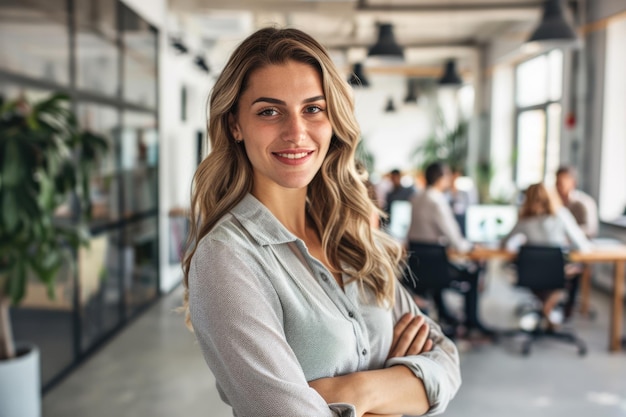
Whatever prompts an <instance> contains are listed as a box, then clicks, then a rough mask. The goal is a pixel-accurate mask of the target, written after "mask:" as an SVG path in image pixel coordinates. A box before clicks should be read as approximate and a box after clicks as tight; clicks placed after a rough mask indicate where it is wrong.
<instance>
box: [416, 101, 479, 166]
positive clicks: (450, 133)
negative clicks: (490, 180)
mask: <svg viewBox="0 0 626 417" xmlns="http://www.w3.org/2000/svg"><path fill="white" fill-rule="evenodd" d="M468 133H469V122H468V121H467V120H460V121H459V122H458V123H457V124H456V125H455V126H453V127H451V128H450V127H448V125H447V124H446V122H445V119H444V116H443V112H442V111H441V109H438V110H437V111H436V112H435V123H434V126H433V131H432V133H431V135H430V136H429V137H428V138H427V139H426V141H425V142H424V143H423V144H421V145H420V146H418V147H417V148H416V149H415V150H414V151H413V157H414V158H415V159H416V161H417V164H416V165H417V168H418V169H420V170H424V169H425V168H426V167H427V166H428V165H430V164H431V163H433V162H436V161H443V162H445V163H446V164H447V165H448V166H449V167H450V169H452V170H453V171H456V172H463V171H464V169H465V165H466V163H467V149H468V148H467V144H468Z"/></svg>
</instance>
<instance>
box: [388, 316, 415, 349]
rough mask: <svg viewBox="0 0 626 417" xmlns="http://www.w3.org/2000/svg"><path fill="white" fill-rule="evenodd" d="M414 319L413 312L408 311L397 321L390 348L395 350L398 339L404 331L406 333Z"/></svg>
mask: <svg viewBox="0 0 626 417" xmlns="http://www.w3.org/2000/svg"><path fill="white" fill-rule="evenodd" d="M412 320H413V314H411V313H406V314H404V315H403V316H402V317H401V318H400V320H398V322H397V323H396V325H395V326H394V328H393V339H392V340H391V349H390V350H394V349H395V348H396V346H397V344H398V340H399V339H400V336H402V333H404V330H405V329H406V327H407V326H408V325H409V324H411V321H412Z"/></svg>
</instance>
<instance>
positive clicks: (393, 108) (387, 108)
mask: <svg viewBox="0 0 626 417" xmlns="http://www.w3.org/2000/svg"><path fill="white" fill-rule="evenodd" d="M395 111H396V106H395V104H393V98H391V97H389V98H388V99H387V106H385V113H393V112H395Z"/></svg>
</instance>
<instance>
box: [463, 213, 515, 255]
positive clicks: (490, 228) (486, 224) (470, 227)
mask: <svg viewBox="0 0 626 417" xmlns="http://www.w3.org/2000/svg"><path fill="white" fill-rule="evenodd" d="M517 214H518V208H517V207H516V206H513V205H500V204H476V205H471V206H469V207H468V208H467V212H466V214H465V237H466V239H467V240H469V241H470V242H473V243H481V244H485V245H487V246H497V245H499V243H500V241H501V240H502V238H503V237H505V236H506V235H507V234H508V233H509V232H510V231H511V230H512V229H513V227H514V226H515V223H517Z"/></svg>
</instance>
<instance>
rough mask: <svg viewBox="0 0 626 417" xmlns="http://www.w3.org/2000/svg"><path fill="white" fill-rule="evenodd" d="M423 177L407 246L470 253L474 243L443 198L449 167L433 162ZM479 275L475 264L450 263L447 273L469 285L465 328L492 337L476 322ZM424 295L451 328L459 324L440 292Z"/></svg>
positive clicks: (412, 215)
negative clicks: (423, 187) (438, 246)
mask: <svg viewBox="0 0 626 417" xmlns="http://www.w3.org/2000/svg"><path fill="white" fill-rule="evenodd" d="M425 177H426V190H425V191H424V192H423V193H420V194H417V195H415V196H414V197H413V199H412V200H411V204H412V212H411V225H410V226H409V231H408V234H407V240H408V242H409V246H410V244H411V242H417V243H419V242H422V243H436V244H441V245H443V246H447V247H450V248H452V249H454V250H455V251H457V252H461V253H466V252H469V251H470V250H471V249H472V247H473V244H472V243H471V242H469V241H468V240H466V239H465V238H464V237H463V234H462V233H461V229H460V227H459V224H458V222H457V221H456V219H455V218H454V213H453V212H452V208H451V207H450V203H449V201H448V199H447V197H446V195H445V192H446V191H447V190H448V189H449V188H450V186H451V174H450V170H449V168H448V167H447V166H446V165H445V164H443V163H441V162H435V163H432V164H430V165H429V166H428V167H427V168H426V171H425ZM409 255H410V254H409ZM479 273H480V268H478V266H477V265H475V264H469V265H461V266H460V265H457V264H452V263H451V264H450V274H452V276H453V277H454V280H455V281H460V282H467V283H469V285H466V286H467V287H469V288H468V289H467V291H465V292H464V296H465V306H464V307H465V317H466V323H465V325H466V326H467V328H468V329H476V330H478V331H479V332H481V333H483V334H486V335H491V334H492V332H491V331H490V330H488V329H486V328H485V327H484V326H483V325H482V324H481V323H480V322H479V320H478V314H477V310H478V279H479ZM417 279H419V277H417ZM427 293H430V295H431V296H432V298H433V301H434V303H435V306H436V308H437V313H438V315H439V319H440V320H443V321H444V322H447V323H449V324H451V325H453V326H456V325H458V324H459V323H458V320H457V319H456V318H455V317H454V316H453V315H452V314H451V313H450V312H449V311H448V308H447V307H446V305H445V303H444V301H443V295H442V290H440V289H428V291H427ZM418 295H427V294H418Z"/></svg>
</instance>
